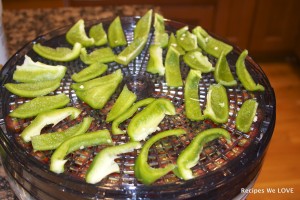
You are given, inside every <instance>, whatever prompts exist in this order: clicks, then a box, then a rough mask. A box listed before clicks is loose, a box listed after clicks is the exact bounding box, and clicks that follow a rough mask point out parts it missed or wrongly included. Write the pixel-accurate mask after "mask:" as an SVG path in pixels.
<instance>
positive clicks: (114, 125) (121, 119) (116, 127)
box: [112, 98, 155, 135]
mask: <svg viewBox="0 0 300 200" xmlns="http://www.w3.org/2000/svg"><path fill="white" fill-rule="evenodd" d="M154 100H155V99H154V98H147V99H143V100H140V101H138V102H136V103H135V104H133V106H131V107H130V108H129V109H128V110H127V111H126V112H125V113H123V114H122V115H120V116H119V117H118V118H116V119H115V120H114V121H113V123H112V133H113V134H114V135H119V134H124V133H125V132H124V131H122V130H121V129H120V128H119V125H120V124H121V123H122V122H124V121H125V120H127V119H129V118H130V117H132V116H133V115H134V113H135V112H136V111H137V110H138V109H139V108H141V107H143V106H147V105H148V104H150V103H152V102H153V101H154Z"/></svg>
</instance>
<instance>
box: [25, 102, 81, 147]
mask: <svg viewBox="0 0 300 200" xmlns="http://www.w3.org/2000/svg"><path fill="white" fill-rule="evenodd" d="M80 113H81V111H80V110H79V109H77V108H73V107H67V108H62V109H57V110H51V111H47V112H43V113H40V114H39V115H38V116H37V117H36V118H35V119H34V120H33V121H32V122H31V124H30V125H29V126H27V127H26V128H25V129H24V130H23V132H22V133H21V135H20V136H21V138H22V139H23V140H24V141H25V142H30V141H31V137H33V136H36V135H40V134H41V130H42V129H43V128H44V127H45V126H46V125H49V124H53V126H55V125H56V124H57V123H58V122H60V121H61V120H63V119H65V118H66V117H68V116H70V117H71V119H75V118H76V117H78V115H79V114H80Z"/></svg>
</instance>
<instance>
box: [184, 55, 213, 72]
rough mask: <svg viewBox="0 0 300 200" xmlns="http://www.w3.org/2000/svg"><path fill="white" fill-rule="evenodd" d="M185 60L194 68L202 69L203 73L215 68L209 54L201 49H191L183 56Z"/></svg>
mask: <svg viewBox="0 0 300 200" xmlns="http://www.w3.org/2000/svg"><path fill="white" fill-rule="evenodd" d="M183 60H184V62H185V63H186V64H187V65H188V66H189V67H190V68H192V69H195V70H200V71H201V72H202V73H208V72H211V71H213V70H214V68H213V66H212V64H211V63H210V62H209V60H208V58H207V56H205V55H203V54H202V53H201V52H200V51H199V50H194V51H189V52H187V53H186V54H185V55H184V56H183Z"/></svg>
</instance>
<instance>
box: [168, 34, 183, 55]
mask: <svg viewBox="0 0 300 200" xmlns="http://www.w3.org/2000/svg"><path fill="white" fill-rule="evenodd" d="M171 46H172V47H173V48H175V49H176V50H177V51H178V52H179V54H180V55H184V54H185V51H184V50H183V49H182V48H181V46H179V45H178V43H177V39H176V37H175V35H174V33H171V35H170V39H169V43H168V49H169V48H170V47H171Z"/></svg>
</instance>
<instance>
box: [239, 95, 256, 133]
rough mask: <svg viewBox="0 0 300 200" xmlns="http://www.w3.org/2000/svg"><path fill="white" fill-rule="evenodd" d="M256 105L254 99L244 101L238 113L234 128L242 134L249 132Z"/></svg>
mask: <svg viewBox="0 0 300 200" xmlns="http://www.w3.org/2000/svg"><path fill="white" fill-rule="evenodd" d="M257 107H258V103H257V102H256V100H255V99H248V100H247V101H245V102H244V103H243V105H242V107H241V109H240V110H239V111H238V113H237V116H236V120H235V121H236V128H237V129H238V130H239V131H241V132H244V133H247V132H249V131H250V127H251V124H252V122H253V120H254V117H255V114H256V110H257Z"/></svg>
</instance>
